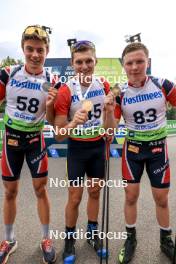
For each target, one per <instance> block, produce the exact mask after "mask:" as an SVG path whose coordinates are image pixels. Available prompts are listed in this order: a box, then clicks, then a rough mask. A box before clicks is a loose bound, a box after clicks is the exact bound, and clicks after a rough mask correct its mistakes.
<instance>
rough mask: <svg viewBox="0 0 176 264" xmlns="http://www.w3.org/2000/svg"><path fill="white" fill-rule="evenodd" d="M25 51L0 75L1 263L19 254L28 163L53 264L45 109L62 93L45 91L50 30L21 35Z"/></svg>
mask: <svg viewBox="0 0 176 264" xmlns="http://www.w3.org/2000/svg"><path fill="white" fill-rule="evenodd" d="M21 46H22V49H23V53H24V56H25V65H24V66H15V67H9V68H5V69H4V70H1V72H0V100H2V99H3V98H4V97H5V96H6V107H5V115H4V123H5V135H4V141H3V152H2V179H3V184H4V188H5V197H4V224H5V240H4V241H2V243H1V245H0V263H3V264H4V263H7V260H8V257H9V255H10V254H11V253H12V252H14V251H15V250H16V248H17V241H16V240H15V237H14V232H13V224H14V221H15V217H16V197H17V194H18V186H19V178H20V173H21V169H22V166H23V162H24V158H26V161H27V164H28V167H29V169H30V172H31V175H32V178H33V187H34V190H35V194H36V198H37V206H38V214H39V218H40V222H41V225H42V230H43V239H42V242H41V244H40V247H41V250H42V253H43V262H44V263H53V262H54V261H55V259H56V253H55V250H54V248H53V246H52V241H51V240H50V239H49V217H50V216H49V212H50V206H49V200H48V194H47V190H46V184H47V177H46V176H47V174H48V159H47V153H46V148H45V142H44V137H43V134H42V132H41V130H42V128H43V126H44V118H45V113H46V107H48V108H53V104H54V100H55V98H56V95H57V90H56V89H54V88H49V90H48V91H47V92H46V91H44V89H43V87H44V83H46V82H49V81H50V76H49V73H48V72H46V71H45V70H44V68H43V65H44V62H45V58H46V56H47V54H48V52H49V35H48V32H47V30H46V27H43V26H42V27H41V26H38V25H34V26H29V27H27V28H26V29H25V31H24V32H23V34H22V41H21Z"/></svg>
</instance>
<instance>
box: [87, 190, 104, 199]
mask: <svg viewBox="0 0 176 264" xmlns="http://www.w3.org/2000/svg"><path fill="white" fill-rule="evenodd" d="M100 190H101V189H100V188H99V187H92V188H88V194H89V197H90V198H92V199H95V200H98V199H99V197H100Z"/></svg>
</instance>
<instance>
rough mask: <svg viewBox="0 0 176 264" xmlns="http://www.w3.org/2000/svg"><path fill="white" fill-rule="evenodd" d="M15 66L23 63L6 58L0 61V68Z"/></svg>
mask: <svg viewBox="0 0 176 264" xmlns="http://www.w3.org/2000/svg"><path fill="white" fill-rule="evenodd" d="M17 64H18V65H19V64H23V61H22V60H15V59H13V58H10V57H9V56H7V58H5V59H3V60H2V61H1V64H0V68H4V67H6V66H10V65H17Z"/></svg>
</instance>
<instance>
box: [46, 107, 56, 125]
mask: <svg viewBox="0 0 176 264" xmlns="http://www.w3.org/2000/svg"><path fill="white" fill-rule="evenodd" d="M54 118H55V112H54V106H53V105H51V106H46V120H47V121H48V123H49V124H50V125H52V126H54Z"/></svg>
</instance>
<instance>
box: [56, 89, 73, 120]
mask: <svg viewBox="0 0 176 264" xmlns="http://www.w3.org/2000/svg"><path fill="white" fill-rule="evenodd" d="M70 104H71V93H70V89H69V88H68V86H67V85H66V84H64V85H63V86H61V87H60V88H59V90H58V94H57V98H56V102H55V104H54V109H55V113H56V115H66V116H67V115H68V112H69V109H70Z"/></svg>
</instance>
